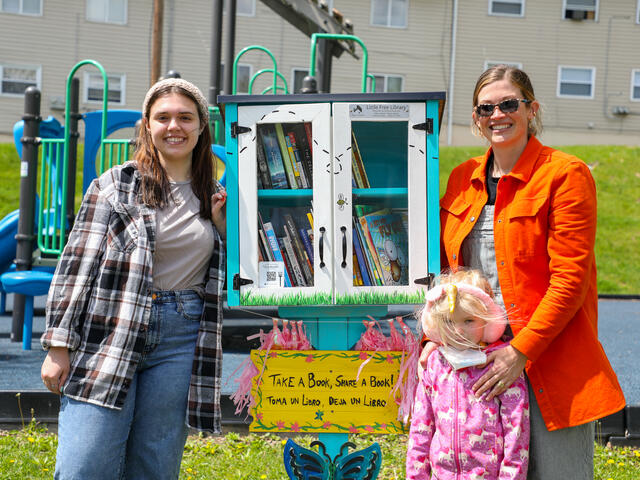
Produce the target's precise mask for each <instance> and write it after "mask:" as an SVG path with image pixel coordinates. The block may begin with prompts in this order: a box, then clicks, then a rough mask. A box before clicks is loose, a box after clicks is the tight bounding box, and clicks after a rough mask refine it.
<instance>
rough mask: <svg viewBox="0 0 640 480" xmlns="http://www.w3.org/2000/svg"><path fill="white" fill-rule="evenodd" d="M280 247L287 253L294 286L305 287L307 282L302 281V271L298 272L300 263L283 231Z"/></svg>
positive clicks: (289, 239)
mask: <svg viewBox="0 0 640 480" xmlns="http://www.w3.org/2000/svg"><path fill="white" fill-rule="evenodd" d="M280 240H282V245H283V246H284V251H285V252H286V253H287V257H288V260H289V265H290V267H291V269H290V270H291V271H292V272H293V277H294V278H295V282H294V285H295V286H297V287H306V286H307V282H305V280H304V276H303V275H302V270H300V263H299V262H298V258H297V257H296V254H295V252H294V250H293V245H292V244H291V238H290V237H289V232H287V230H286V229H285V231H284V237H282V238H281V239H280Z"/></svg>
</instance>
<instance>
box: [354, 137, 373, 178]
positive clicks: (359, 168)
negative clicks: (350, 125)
mask: <svg viewBox="0 0 640 480" xmlns="http://www.w3.org/2000/svg"><path fill="white" fill-rule="evenodd" d="M351 147H352V150H353V155H354V159H355V165H356V170H357V171H358V174H359V176H360V178H361V179H362V187H361V188H370V187H371V185H370V183H369V177H368V176H367V170H366V169H365V168H364V162H363V161H362V155H361V154H360V148H359V147H358V142H357V141H356V136H355V134H354V133H353V130H352V131H351Z"/></svg>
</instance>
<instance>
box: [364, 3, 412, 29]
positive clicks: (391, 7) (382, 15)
mask: <svg viewBox="0 0 640 480" xmlns="http://www.w3.org/2000/svg"><path fill="white" fill-rule="evenodd" d="M408 13H409V0H371V25H378V26H381V27H398V28H406V26H407V17H408Z"/></svg>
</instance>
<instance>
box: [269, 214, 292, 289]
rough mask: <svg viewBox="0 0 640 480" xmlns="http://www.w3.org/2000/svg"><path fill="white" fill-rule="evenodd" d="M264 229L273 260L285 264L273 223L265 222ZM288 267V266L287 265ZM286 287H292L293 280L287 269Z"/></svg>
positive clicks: (285, 273) (285, 274)
mask: <svg viewBox="0 0 640 480" xmlns="http://www.w3.org/2000/svg"><path fill="white" fill-rule="evenodd" d="M262 226H263V228H264V233H265V235H266V237H267V241H268V242H269V247H270V248H271V252H272V253H273V260H274V261H275V262H283V263H284V257H283V256H282V251H281V250H280V244H279V243H278V237H276V232H275V231H274V230H273V225H272V224H271V222H264V223H263V224H262ZM285 267H286V264H285ZM284 286H285V287H290V286H291V279H290V278H289V272H287V270H286V268H285V271H284Z"/></svg>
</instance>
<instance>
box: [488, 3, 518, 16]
mask: <svg viewBox="0 0 640 480" xmlns="http://www.w3.org/2000/svg"><path fill="white" fill-rule="evenodd" d="M525 1H526V0H489V6H488V8H489V15H493V16H496V17H518V18H521V17H524V8H525ZM495 2H500V3H513V4H519V5H521V8H520V14H519V15H518V14H513V13H500V12H494V11H493V9H492V7H493V4H494V3H495Z"/></svg>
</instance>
